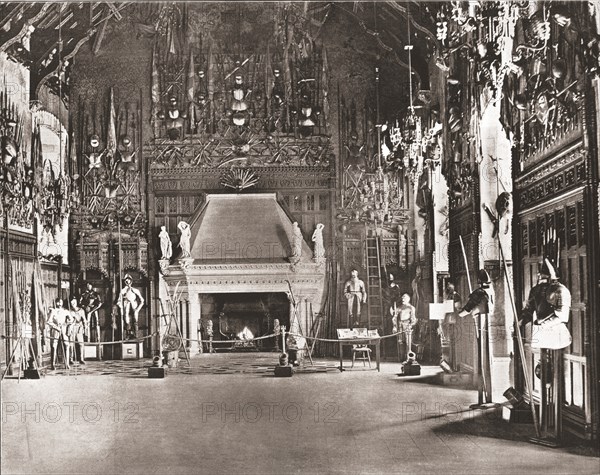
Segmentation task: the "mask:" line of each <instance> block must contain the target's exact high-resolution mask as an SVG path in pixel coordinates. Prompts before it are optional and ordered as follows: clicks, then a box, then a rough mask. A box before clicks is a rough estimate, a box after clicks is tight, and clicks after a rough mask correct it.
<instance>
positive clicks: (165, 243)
mask: <svg viewBox="0 0 600 475" xmlns="http://www.w3.org/2000/svg"><path fill="white" fill-rule="evenodd" d="M158 237H159V239H160V250H161V252H162V257H161V259H170V258H171V256H172V255H173V245H172V244H171V238H170V237H169V233H168V232H167V228H166V226H161V227H160V233H158Z"/></svg>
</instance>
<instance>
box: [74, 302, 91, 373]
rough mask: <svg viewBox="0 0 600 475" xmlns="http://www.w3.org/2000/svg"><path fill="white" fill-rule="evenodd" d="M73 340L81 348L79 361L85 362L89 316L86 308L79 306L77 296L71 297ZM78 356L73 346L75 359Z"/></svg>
mask: <svg viewBox="0 0 600 475" xmlns="http://www.w3.org/2000/svg"><path fill="white" fill-rule="evenodd" d="M70 313H71V322H72V323H71V340H72V341H73V342H74V344H75V345H77V347H78V349H79V362H80V363H81V364H85V358H84V345H83V339H84V335H85V333H86V327H87V318H86V317H85V310H84V309H83V308H81V307H80V306H79V303H78V302H77V299H76V298H72V299H71V308H70ZM76 356H77V351H76V350H75V348H73V359H75V357H76Z"/></svg>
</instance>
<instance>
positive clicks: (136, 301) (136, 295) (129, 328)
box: [117, 274, 144, 338]
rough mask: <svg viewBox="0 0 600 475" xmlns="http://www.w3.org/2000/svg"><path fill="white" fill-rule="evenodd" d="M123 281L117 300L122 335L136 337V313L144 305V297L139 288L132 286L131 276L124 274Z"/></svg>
mask: <svg viewBox="0 0 600 475" xmlns="http://www.w3.org/2000/svg"><path fill="white" fill-rule="evenodd" d="M123 281H124V282H125V285H124V286H123V288H122V289H121V294H120V295H119V299H118V301H117V306H118V307H119V310H120V312H121V318H123V330H124V331H123V336H126V337H127V338H137V326H138V315H139V313H140V310H141V309H142V307H143V306H144V297H142V294H141V293H140V291H139V290H137V289H134V288H133V286H132V284H133V278H132V277H131V276H130V275H129V274H126V275H125V278H124V279H123Z"/></svg>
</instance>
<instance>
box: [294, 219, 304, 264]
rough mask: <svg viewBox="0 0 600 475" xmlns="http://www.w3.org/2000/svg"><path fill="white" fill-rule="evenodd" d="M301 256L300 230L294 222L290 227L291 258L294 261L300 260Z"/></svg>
mask: <svg viewBox="0 0 600 475" xmlns="http://www.w3.org/2000/svg"><path fill="white" fill-rule="evenodd" d="M301 256H302V230H301V229H300V227H299V226H298V223H297V222H296V221H294V224H293V225H292V255H291V258H292V259H293V260H294V261H298V260H300V257H301Z"/></svg>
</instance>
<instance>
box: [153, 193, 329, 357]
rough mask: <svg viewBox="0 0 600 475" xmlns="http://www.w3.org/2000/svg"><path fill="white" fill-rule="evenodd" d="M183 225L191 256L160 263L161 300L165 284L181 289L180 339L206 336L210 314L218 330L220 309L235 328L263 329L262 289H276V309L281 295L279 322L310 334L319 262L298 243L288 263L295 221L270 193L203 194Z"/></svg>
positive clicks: (321, 271)
mask: <svg viewBox="0 0 600 475" xmlns="http://www.w3.org/2000/svg"><path fill="white" fill-rule="evenodd" d="M189 224H190V226H191V240H190V250H191V256H190V257H188V258H181V257H179V258H177V257H176V258H175V259H174V260H173V261H172V263H170V264H169V265H168V266H166V265H164V264H163V265H162V266H161V267H162V269H163V270H162V277H161V279H164V281H165V283H166V285H162V284H161V285H160V287H159V289H160V290H159V297H160V298H161V299H163V300H164V299H166V298H167V295H166V292H167V289H168V290H169V293H170V294H173V292H174V290H175V288H177V289H178V291H180V292H181V300H182V301H184V302H185V305H179V306H178V311H179V312H181V314H180V315H179V318H180V322H181V324H182V325H181V327H182V330H183V333H184V336H185V337H186V338H189V339H192V340H194V339H197V338H198V336H200V335H202V336H203V338H205V334H202V333H201V332H200V331H199V330H200V329H201V328H206V327H207V323H208V320H212V322H213V331H214V332H215V335H216V334H219V319H218V315H219V313H221V312H223V313H225V318H227V319H228V320H227V324H228V325H229V324H230V323H229V322H230V321H231V325H232V326H233V330H238V328H237V327H238V326H240V325H241V326H242V328H241V329H240V331H242V330H243V327H244V326H246V327H254V328H255V330H256V331H257V332H259V333H262V334H266V333H264V332H265V331H266V329H267V328H268V324H267V323H265V322H266V321H267V319H266V317H262V318H259V317H260V312H261V311H263V309H262V307H261V303H260V302H261V299H263V304H264V299H265V296H268V295H279V297H274V298H275V299H276V300H277V305H275V306H274V308H279V309H281V306H282V304H283V303H284V302H285V300H283V299H282V296H283V295H285V299H287V306H288V311H287V314H286V313H284V312H281V310H279V312H280V313H281V314H282V315H281V316H280V322H281V324H282V325H286V323H287V325H286V326H288V327H292V329H294V331H300V332H301V333H302V334H304V335H307V334H308V331H309V325H310V322H311V321H313V318H314V316H315V315H317V313H319V312H320V311H321V302H322V298H323V292H324V284H325V266H324V264H323V263H322V262H316V261H315V260H314V259H313V254H312V250H311V249H310V247H309V246H308V244H307V243H306V242H304V241H303V243H302V253H301V255H300V257H299V259H294V262H290V258H289V257H288V256H289V254H290V248H291V246H290V243H291V240H292V227H293V223H292V219H291V218H290V216H289V215H288V214H287V213H286V212H285V210H284V209H283V208H282V206H281V205H280V204H279V203H278V202H277V199H276V195H275V194H274V193H253V194H214V195H212V194H211V195H207V196H206V200H205V202H204V203H203V204H201V205H200V206H199V209H198V210H197V211H196V213H195V214H194V215H193V216H192V218H191V219H190V222H189ZM219 307H220V308H219ZM244 314H245V315H246V316H247V317H248V318H246V320H247V321H246V323H247V324H246V325H242V324H243V322H244V318H243V316H244ZM215 317H216V318H215ZM269 318H271V317H269ZM272 318H277V317H275V316H273V317H272ZM282 320H283V322H282ZM221 323H222V325H221V329H222V328H223V321H222V322H221ZM271 325H272V322H271ZM249 330H250V331H252V328H249ZM223 333H226V334H231V333H232V332H231V331H228V332H223ZM238 333H239V332H238ZM253 333H254V332H253ZM255 336H257V335H255ZM189 348H190V350H191V353H192V354H196V353H199V352H200V353H201V352H202V351H203V350H202V346H201V345H199V344H198V343H197V342H196V341H190V342H189Z"/></svg>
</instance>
